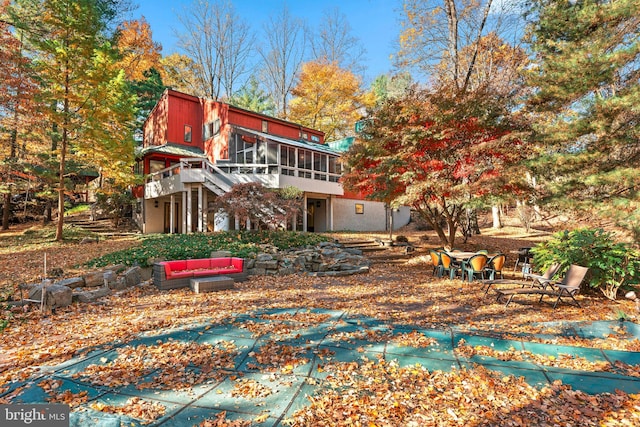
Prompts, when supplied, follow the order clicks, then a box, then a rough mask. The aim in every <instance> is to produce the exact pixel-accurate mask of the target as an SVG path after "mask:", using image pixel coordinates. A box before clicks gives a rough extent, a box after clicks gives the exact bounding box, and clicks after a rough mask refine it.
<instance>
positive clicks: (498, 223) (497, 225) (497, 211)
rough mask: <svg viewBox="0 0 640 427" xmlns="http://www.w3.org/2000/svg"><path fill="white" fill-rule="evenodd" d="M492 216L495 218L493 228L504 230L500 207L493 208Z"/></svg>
mask: <svg viewBox="0 0 640 427" xmlns="http://www.w3.org/2000/svg"><path fill="white" fill-rule="evenodd" d="M491 216H492V217H493V228H495V229H499V228H502V217H501V216H500V207H499V206H492V207H491Z"/></svg>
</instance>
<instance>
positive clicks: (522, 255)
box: [513, 248, 531, 273]
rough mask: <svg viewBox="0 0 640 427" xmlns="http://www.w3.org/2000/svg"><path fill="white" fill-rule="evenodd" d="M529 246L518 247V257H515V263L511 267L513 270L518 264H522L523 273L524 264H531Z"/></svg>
mask: <svg viewBox="0 0 640 427" xmlns="http://www.w3.org/2000/svg"><path fill="white" fill-rule="evenodd" d="M530 251H531V248H518V257H517V258H516V265H515V266H514V267H513V271H516V270H517V269H518V265H519V264H522V268H523V273H524V268H525V267H526V266H530V265H531V252H530Z"/></svg>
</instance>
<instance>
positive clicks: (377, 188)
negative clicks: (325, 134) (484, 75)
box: [343, 90, 522, 247]
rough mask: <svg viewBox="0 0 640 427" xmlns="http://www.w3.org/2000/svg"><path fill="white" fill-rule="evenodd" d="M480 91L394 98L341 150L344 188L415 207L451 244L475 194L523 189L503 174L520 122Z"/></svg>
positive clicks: (513, 154) (514, 156)
mask: <svg viewBox="0 0 640 427" xmlns="http://www.w3.org/2000/svg"><path fill="white" fill-rule="evenodd" d="M477 96H478V99H473V98H467V99H465V102H464V103H463V104H462V105H458V104H456V103H455V101H452V98H446V97H442V96H441V95H440V93H439V92H429V91H427V90H412V91H409V92H408V93H407V94H406V95H405V96H403V97H399V98H391V99H389V100H388V101H387V102H385V103H384V104H383V105H382V106H381V107H379V108H377V109H376V110H375V111H373V112H372V114H371V116H370V120H369V121H367V122H366V124H365V126H364V129H363V132H362V137H361V139H360V140H358V141H357V142H356V143H355V144H354V145H353V146H352V147H351V148H350V150H349V151H348V152H347V154H346V155H345V156H344V159H345V164H346V165H345V170H346V171H345V174H344V176H343V183H344V185H345V187H346V188H349V189H352V190H355V191H361V192H363V193H364V194H365V195H367V197H369V198H371V199H373V200H385V201H390V202H391V205H392V206H398V205H408V206H410V207H411V208H412V209H414V210H415V211H416V212H417V213H418V214H419V215H420V216H421V217H422V218H424V219H425V220H426V222H428V223H429V224H430V225H431V227H432V228H433V229H434V230H435V231H436V233H437V234H438V237H439V238H440V241H441V242H442V244H443V245H445V246H447V247H453V246H454V242H455V239H456V232H457V231H458V230H459V227H460V224H461V219H462V216H463V215H464V214H465V211H466V207H467V206H468V205H469V203H471V201H472V200H473V199H477V198H482V197H485V196H487V195H488V194H491V193H493V192H500V191H510V192H514V191H517V189H518V186H517V182H512V181H511V180H510V179H511V177H512V175H511V174H507V173H505V171H506V170H507V169H508V168H509V167H511V165H514V164H516V163H517V162H518V161H520V160H521V157H520V156H521V153H522V150H519V149H517V148H516V147H518V146H520V145H521V142H520V140H519V139H518V138H517V136H516V134H515V133H514V132H513V129H516V128H517V126H516V123H513V122H512V120H511V116H510V115H509V114H508V111H507V107H506V106H505V105H504V104H503V103H501V102H499V100H494V102H488V101H487V99H491V98H490V94H487V93H482V94H478V95H477ZM514 148H516V149H514Z"/></svg>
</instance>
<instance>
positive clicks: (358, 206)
mask: <svg viewBox="0 0 640 427" xmlns="http://www.w3.org/2000/svg"><path fill="white" fill-rule="evenodd" d="M356 214H358V215H362V214H364V204H363V203H356Z"/></svg>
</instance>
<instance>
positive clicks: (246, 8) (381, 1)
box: [129, 0, 400, 81]
mask: <svg viewBox="0 0 640 427" xmlns="http://www.w3.org/2000/svg"><path fill="white" fill-rule="evenodd" d="M191 3H192V0H173V1H171V0H138V1H137V4H138V5H139V7H138V8H137V9H136V10H135V11H134V12H133V13H132V14H131V16H130V17H129V18H131V19H133V18H138V17H140V16H141V15H143V16H144V17H145V18H146V20H147V22H149V25H150V26H151V30H152V32H153V38H154V40H155V41H157V42H160V43H161V44H162V47H163V51H162V53H163V55H169V54H171V53H173V52H175V51H176V48H175V43H176V37H175V35H174V34H175V31H182V27H181V24H180V23H179V22H178V20H177V15H179V14H182V13H183V12H182V11H183V8H185V7H188V6H189V5H190V4H191ZM233 4H234V7H235V9H236V12H237V14H238V15H240V16H242V17H244V18H245V19H246V20H247V22H249V23H251V24H252V26H253V28H254V30H255V31H256V32H260V31H261V30H262V25H263V22H265V21H267V20H268V19H269V17H270V16H271V15H273V14H275V13H277V12H278V11H280V10H281V8H282V5H283V2H282V1H273V0H235V1H233ZM287 6H288V7H289V11H290V12H291V15H292V16H296V17H299V18H302V19H303V20H305V21H306V22H307V24H308V25H309V26H311V27H314V26H320V25H322V22H321V17H322V15H323V12H324V11H325V10H333V9H335V8H338V9H339V10H340V11H341V12H342V13H343V14H344V15H346V17H347V20H348V21H349V25H350V26H351V33H352V35H353V36H355V37H357V38H358V39H359V40H360V42H361V43H362V45H363V46H364V48H365V49H366V51H367V53H366V63H365V66H366V68H367V71H366V76H365V77H366V79H367V80H369V81H371V80H373V78H375V77H376V76H378V75H380V74H384V73H387V72H389V71H391V69H392V65H391V64H392V62H391V60H390V59H389V57H390V56H391V55H393V54H394V52H395V47H394V41H395V40H396V39H397V37H398V32H399V26H398V17H399V8H400V2H399V1H398V0H342V1H339V0H329V1H323V0H316V1H312V0H290V1H288V2H287Z"/></svg>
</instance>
